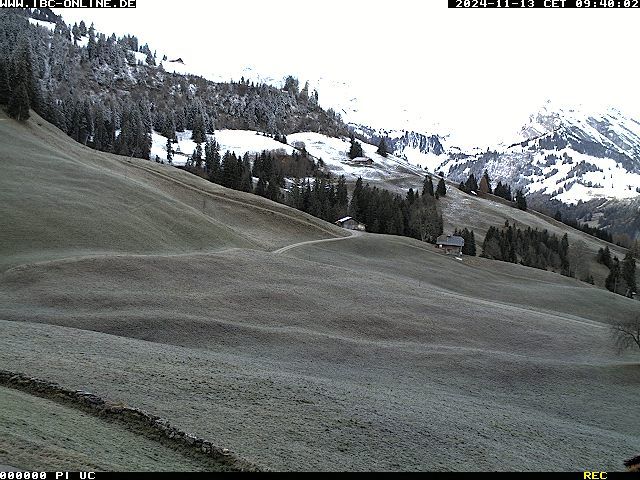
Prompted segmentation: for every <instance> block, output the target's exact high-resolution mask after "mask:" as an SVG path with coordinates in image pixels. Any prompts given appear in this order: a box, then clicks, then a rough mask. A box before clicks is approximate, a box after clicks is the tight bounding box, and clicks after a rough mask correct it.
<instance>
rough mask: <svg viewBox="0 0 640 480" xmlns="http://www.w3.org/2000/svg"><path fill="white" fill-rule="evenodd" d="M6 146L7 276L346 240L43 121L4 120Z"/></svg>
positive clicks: (3, 242) (279, 209)
mask: <svg viewBox="0 0 640 480" xmlns="http://www.w3.org/2000/svg"><path fill="white" fill-rule="evenodd" d="M0 137H2V138H4V139H6V141H3V142H1V143H0V159H1V165H2V188H1V189H0V219H1V220H0V221H1V222H2V225H1V228H0V270H1V269H6V268H8V267H12V266H16V265H20V264H24V263H32V262H35V261H45V260H49V259H55V258H66V257H71V256H83V255H96V254H116V253H117V254H123V253H135V254H151V253H162V254H182V253H189V252H206V251H216V250H221V249H225V248H232V247H242V248H257V249H274V248H277V247H280V246H284V245H286V244H288V243H289V242H290V240H291V239H295V240H298V241H303V240H309V239H314V238H323V237H331V236H339V235H342V234H343V233H342V232H341V231H340V230H338V229H337V228H335V227H333V226H331V225H327V224H326V223H324V222H321V221H319V220H317V219H315V218H313V217H311V216H308V215H305V214H303V213H301V212H298V211H296V210H293V209H290V208H287V207H285V206H281V205H277V204H274V203H272V202H267V201H265V200H264V199H261V198H256V197H255V196H253V195H247V194H243V193H241V192H234V191H230V190H227V189H223V188H222V187H218V186H216V185H213V184H211V183H209V182H206V181H204V180H202V179H199V178H197V177H194V176H192V175H189V174H187V173H185V172H182V171H180V170H177V169H175V168H172V167H169V166H164V165H158V164H155V163H152V162H147V161H143V160H138V159H129V158H124V157H117V156H113V155H108V154H103V153H100V152H96V151H94V150H90V149H88V148H85V147H83V146H81V145H79V144H77V143H75V142H73V141H72V140H71V139H69V138H68V137H67V136H66V135H65V134H63V133H62V132H60V131H59V130H58V129H56V128H55V127H52V126H51V125H49V124H47V123H46V122H44V121H43V120H42V119H40V118H39V117H38V116H37V115H35V114H34V116H33V117H32V119H31V120H29V122H28V123H27V125H26V127H25V126H22V125H20V124H18V123H17V122H15V121H13V120H10V119H8V118H7V117H6V116H5V115H4V114H3V113H0ZM274 219H278V220H281V221H278V222H274V221H273V220H274Z"/></svg>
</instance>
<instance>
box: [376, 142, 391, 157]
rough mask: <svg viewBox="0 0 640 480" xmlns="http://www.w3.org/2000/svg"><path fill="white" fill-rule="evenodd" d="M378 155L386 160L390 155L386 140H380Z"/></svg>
mask: <svg viewBox="0 0 640 480" xmlns="http://www.w3.org/2000/svg"><path fill="white" fill-rule="evenodd" d="M377 153H378V155H382V156H383V157H385V158H386V156H387V155H388V154H389V152H388V151H387V143H386V142H385V140H384V138H381V139H380V143H379V144H378V150H377Z"/></svg>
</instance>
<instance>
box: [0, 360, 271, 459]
mask: <svg viewBox="0 0 640 480" xmlns="http://www.w3.org/2000/svg"><path fill="white" fill-rule="evenodd" d="M0 385H1V386H4V387H7V388H12V389H15V390H19V391H23V392H26V393H29V394H31V395H35V396H38V397H41V398H45V399H49V400H53V401H56V402H59V403H63V404H66V405H70V406H73V407H74V408H78V409H80V410H82V411H85V412H88V413H91V414H93V415H98V416H100V417H108V418H110V419H114V420H116V421H118V422H120V423H122V424H124V425H125V426H126V427H127V428H129V429H131V430H133V431H135V432H137V433H141V434H142V435H144V436H146V437H148V438H150V439H152V440H156V441H160V442H161V443H162V444H165V445H168V446H171V447H172V448H173V449H175V450H177V451H180V452H183V453H186V454H188V455H189V456H194V457H196V458H200V459H202V458H204V459H206V460H207V461H208V462H211V461H214V462H215V463H216V464H219V466H220V467H221V468H222V469H224V470H228V471H253V472H255V471H261V470H263V469H262V468H261V467H258V466H257V465H255V464H253V463H250V462H248V461H246V460H243V459H242V458H240V457H238V456H237V455H236V454H234V453H232V452H230V451H229V450H228V449H226V448H220V447H217V446H215V445H213V444H212V443H211V442H209V441H207V440H203V439H201V438H198V437H196V436H195V435H193V434H190V433H187V432H184V431H182V430H180V429H178V428H176V427H174V426H172V425H171V424H170V423H169V421H168V420H165V419H163V418H161V417H158V416H156V415H152V414H150V413H147V412H145V411H143V410H140V409H138V408H131V407H127V406H124V405H122V404H114V403H111V402H107V401H105V400H104V399H102V398H101V397H99V396H98V395H94V394H92V393H89V392H85V391H76V390H69V389H65V388H64V387H62V386H60V385H58V384H56V383H53V382H46V381H43V380H39V379H36V378H33V377H29V376H27V375H23V374H19V373H14V372H9V371H6V370H0Z"/></svg>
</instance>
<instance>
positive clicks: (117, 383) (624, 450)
mask: <svg viewBox="0 0 640 480" xmlns="http://www.w3.org/2000/svg"><path fill="white" fill-rule="evenodd" d="M0 129H1V134H2V135H3V137H4V138H13V139H14V140H13V141H12V142H11V145H9V144H7V143H2V145H1V146H0V155H1V156H2V158H3V159H4V163H5V165H6V168H5V169H4V173H5V176H4V180H3V186H5V188H3V189H2V201H1V202H0V211H1V218H2V219H3V222H4V225H3V228H2V230H1V231H2V232H3V234H2V242H0V243H1V245H2V246H3V249H4V250H3V254H2V258H3V264H2V265H3V266H2V269H3V270H2V273H1V274H0V292H1V294H2V297H3V299H4V301H3V303H2V305H1V306H0V325H1V328H2V332H3V335H2V336H1V338H0V342H1V345H0V348H2V352H3V355H2V359H1V362H0V368H2V369H5V370H10V371H16V372H21V373H25V374H28V375H33V376H36V377H40V378H45V379H47V380H49V381H55V382H58V383H60V384H61V385H63V386H65V387H67V388H71V389H82V390H86V391H91V392H93V393H96V394H99V395H100V396H102V397H103V398H106V399H109V400H110V401H114V402H123V403H125V404H128V405H133V406H136V407H139V408H143V409H145V410H147V411H149V412H152V413H154V414H157V415H160V416H163V417H165V418H168V419H169V420H170V421H171V422H172V423H174V424H176V425H178V426H179V427H180V428H183V429H185V430H187V431H190V432H193V433H194V434H196V435H199V436H201V437H204V438H207V439H208V440H210V441H212V442H213V443H214V444H215V445H218V446H220V447H225V448H229V449H230V450H231V451H233V452H234V453H236V454H237V455H239V456H241V457H242V458H245V459H246V460H248V461H251V462H254V463H255V464H257V465H259V466H260V467H262V468H271V469H276V470H299V469H318V470H345V469H347V470H469V469H472V470H582V469H590V468H601V469H606V470H615V469H620V468H622V467H621V465H622V461H623V460H625V459H626V458H628V457H631V456H632V455H634V454H635V448H636V446H637V443H638V436H637V422H636V421H635V420H634V415H633V405H634V404H635V400H636V398H637V395H636V392H637V388H638V384H639V383H640V370H639V369H638V368H637V367H638V364H637V361H635V358H634V354H633V353H632V352H629V353H628V354H626V355H625V356H623V357H619V356H617V355H616V354H615V352H614V351H613V349H612V346H611V343H610V340H609V330H608V326H609V325H610V324H611V323H612V322H614V321H616V320H617V319H620V318H626V317H629V316H631V315H634V314H635V313H637V311H638V310H637V308H638V307H637V302H636V301H633V300H630V299H626V298H623V297H621V296H618V295H613V294H611V293H609V292H607V291H605V290H603V289H600V288H594V287H592V286H590V285H587V284H584V283H581V282H578V281H576V280H574V279H570V278H566V277H561V276H559V275H557V274H553V273H550V272H544V271H541V270H535V269H530V268H525V267H522V266H518V265H512V264H506V263H501V262H495V261H490V260H486V259H481V258H470V257H465V258H463V261H462V262H460V261H457V260H456V259H455V258H453V257H448V256H444V255H442V254H440V253H438V252H437V251H435V249H434V248H433V246H431V245H428V244H424V243H422V242H419V241H416V240H412V239H409V238H406V237H394V236H385V235H372V234H362V235H360V236H357V237H351V238H345V239H344V240H342V241H332V242H322V243H307V244H301V245H297V246H296V247H295V248H290V249H288V250H283V249H286V247H287V246H289V245H294V244H298V243H301V242H310V241H315V240H323V239H331V238H338V237H341V236H345V235H347V233H346V232H344V231H342V230H341V229H338V228H337V227H335V226H332V225H331V224H328V223H326V222H323V221H321V220H318V219H315V218H313V217H310V216H308V215H305V214H302V213H300V212H297V211H295V210H293V209H290V208H288V207H285V206H283V205H279V204H275V203H273V202H270V201H268V200H266V199H262V198H260V197H257V196H255V195H250V194H245V193H242V192H237V191H231V190H228V189H225V188H224V187H220V186H217V185H214V184H211V183H209V182H206V181H204V180H202V179H199V178H197V177H195V176H193V175H190V174H187V173H186V172H183V171H180V170H178V169H175V168H173V167H169V166H166V165H161V164H160V165H158V164H155V163H154V162H148V161H144V160H136V159H131V158H127V157H118V156H114V155H110V154H106V153H100V152H95V151H92V150H90V149H88V148H86V147H83V146H80V145H78V144H76V143H74V142H73V141H71V140H70V139H67V138H66V137H65V136H64V135H60V134H59V132H58V131H57V130H56V129H55V128H53V127H51V126H50V125H48V124H47V123H46V122H44V121H43V120H41V119H39V118H38V117H37V116H35V115H34V117H33V118H32V119H31V120H29V121H28V122H27V124H26V125H25V126H22V125H20V124H19V123H17V122H15V121H13V120H9V119H7V118H6V117H3V120H2V121H1V122H0ZM37 152H46V155H45V154H44V153H42V154H40V155H39V154H38V153H37ZM27 159H28V160H27ZM24 165H32V168H34V170H37V171H38V172H39V174H38V175H34V176H33V182H30V183H29V184H25V183H24V182H23V181H22V179H23V176H22V175H23V172H22V171H21V169H19V168H18V167H19V166H24ZM65 169H72V171H73V173H71V172H70V173H69V174H68V175H62V172H64V170H65ZM105 178H108V179H109V181H108V183H105V188H104V190H102V189H100V188H98V187H97V186H94V187H92V188H88V186H89V185H92V182H96V181H97V180H98V179H105ZM72 180H73V181H72ZM417 180H418V179H417ZM39 182H40V183H39ZM96 185H98V186H99V184H96ZM27 187H29V188H31V189H32V190H31V191H29V192H28V193H27V191H26V190H25V188H27ZM132 189H133V191H132ZM47 191H52V192H57V191H58V192H60V191H64V192H65V195H64V196H61V195H57V196H53V197H52V196H49V195H46V194H45V192H47ZM453 191H454V190H453V189H452V192H453ZM19 194H20V195H19ZM458 195H463V194H462V192H456V193H455V194H453V195H452V196H451V198H450V199H449V200H448V201H451V202H455V201H456V199H458V198H459V197H458ZM131 198H135V199H136V205H137V210H132V209H131V203H130V202H131V201H132V200H131ZM203 198H205V199H206V201H205V206H204V209H203V208H202V199H203ZM469 198H471V197H469ZM25 199H26V200H27V201H25ZM473 201H474V203H473V204H472V206H470V207H468V208H463V209H460V211H462V212H467V211H472V209H473V210H479V211H485V212H487V215H489V216H488V217H485V216H479V217H478V219H479V220H477V221H478V222H480V221H482V219H483V218H488V219H489V220H488V221H489V223H491V222H493V219H494V218H500V219H502V215H503V213H504V206H503V205H501V204H499V203H493V202H490V201H488V200H482V199H473ZM107 206H108V207H109V208H106V207H107ZM173 209H180V212H181V213H180V214H176V215H175V216H173V215H167V214H166V213H164V212H169V213H170V212H171V211H172V210H173ZM451 210H452V211H455V210H454V209H451ZM511 210H512V211H513V213H511V215H514V216H515V218H516V219H517V220H518V221H519V222H522V223H526V222H528V221H534V220H535V221H536V222H540V225H546V226H547V227H548V228H551V226H549V225H550V224H549V223H548V222H547V221H546V220H545V219H544V217H537V216H535V215H532V214H529V213H524V212H520V211H518V210H515V209H510V211H511ZM136 211H138V212H140V211H141V212H144V214H145V215H144V218H149V216H151V218H153V215H156V216H157V217H158V219H157V220H156V221H154V224H153V225H151V226H150V225H149V224H147V223H144V222H141V218H140V217H139V216H138V215H136V214H135V212H136ZM33 212H45V214H44V216H45V218H53V217H52V216H55V215H58V216H59V218H60V219H61V220H58V221H55V222H54V221H52V222H51V224H50V225H49V227H48V230H47V232H48V235H49V237H48V238H49V239H50V240H49V241H47V242H43V241H42V238H41V237H42V234H40V233H38V232H39V230H38V229H39V228H40V225H39V222H36V221H35V216H34V214H33ZM124 212H128V213H127V214H126V215H122V213H124ZM458 215H463V214H462V213H458ZM460 218H461V219H462V218H464V217H463V216H461V217H460ZM63 220H64V221H63ZM116 220H117V222H116ZM448 221H449V222H452V221H455V222H457V221H458V220H457V219H455V220H452V219H449V220H448ZM70 222H81V224H82V228H81V229H80V228H78V227H74V223H70ZM75 224H77V223H75ZM105 225H110V228H105ZM480 228H481V227H480V226H479V227H478V229H479V230H480ZM484 228H486V225H485V227H484ZM555 228H558V229H560V228H561V226H560V225H556V226H555ZM176 229H182V230H178V231H183V232H185V233H181V234H180V237H179V238H177V237H172V236H171V234H172V232H174V231H176ZM190 232H194V233H190ZM195 232H197V234H196V233H195ZM105 234H109V235H111V237H105ZM574 235H576V236H581V235H584V234H582V233H578V232H576V233H575V234H574ZM105 238H116V239H118V240H117V241H112V240H109V242H108V243H107V241H106V240H105ZM174 238H175V239H174ZM582 238H586V236H584V237H582ZM57 239H59V240H57ZM154 239H155V240H154ZM143 240H144V241H143ZM277 250H280V253H276V252H275V251H277ZM14 252H17V253H14ZM594 391H597V392H605V393H602V394H599V395H598V397H597V401H594V397H593V395H594V393H593V392H594ZM4 398H6V397H4ZM41 408H44V407H41ZM43 412H44V410H43ZM5 428H7V427H5ZM70 448H71V447H70ZM3 451H5V452H9V451H11V450H10V448H9V449H8V447H4V448H3ZM15 458H16V457H15V456H7V453H1V452H0V463H2V464H8V465H13V466H15V467H22V468H28V467H29V461H28V460H25V463H23V464H15V462H14V463H11V461H13V460H15ZM69 461H71V460H69Z"/></svg>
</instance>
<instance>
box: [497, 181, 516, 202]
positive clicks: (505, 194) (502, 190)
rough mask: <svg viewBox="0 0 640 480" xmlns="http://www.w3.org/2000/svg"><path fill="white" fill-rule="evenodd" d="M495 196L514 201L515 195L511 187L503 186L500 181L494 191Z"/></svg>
mask: <svg viewBox="0 0 640 480" xmlns="http://www.w3.org/2000/svg"><path fill="white" fill-rule="evenodd" d="M493 194H494V195H495V196H496V197H500V198H504V199H505V200H509V201H510V202H511V201H513V194H512V193H511V187H510V186H509V185H503V184H502V182H501V181H498V184H497V185H496V188H495V189H494V190H493Z"/></svg>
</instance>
